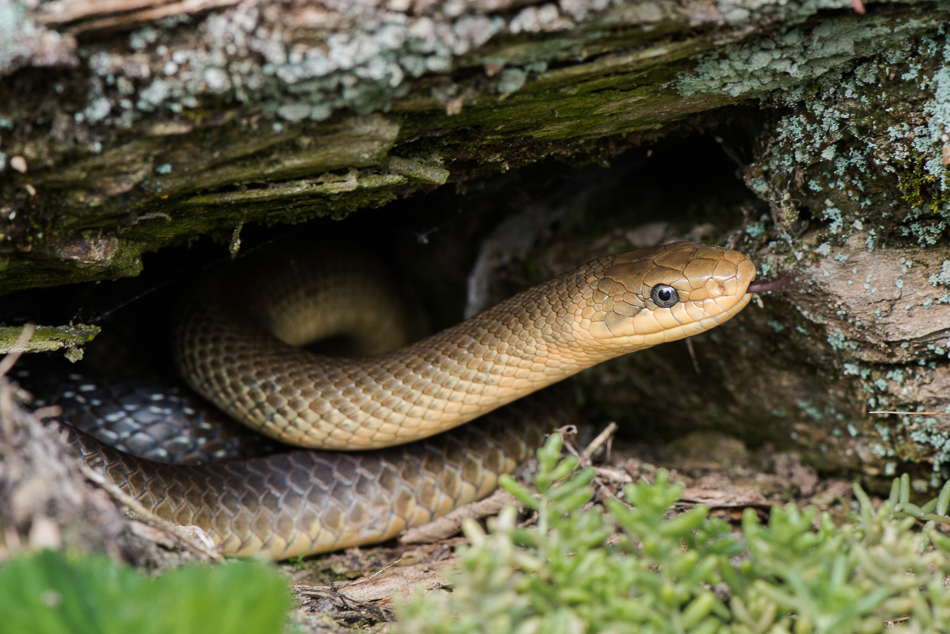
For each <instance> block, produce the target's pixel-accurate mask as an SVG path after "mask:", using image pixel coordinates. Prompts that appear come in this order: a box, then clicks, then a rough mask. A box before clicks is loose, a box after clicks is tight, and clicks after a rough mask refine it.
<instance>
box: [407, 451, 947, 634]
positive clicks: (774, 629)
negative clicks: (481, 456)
mask: <svg viewBox="0 0 950 634" xmlns="http://www.w3.org/2000/svg"><path fill="white" fill-rule="evenodd" d="M560 449H561V440H560V438H559V437H558V436H552V438H551V439H550V440H549V441H548V443H547V444H546V445H545V447H543V448H542V449H541V450H539V452H538V459H539V470H538V475H537V477H536V479H535V484H536V487H537V490H538V493H539V495H538V496H535V495H533V494H532V493H531V492H529V491H528V490H527V489H525V488H523V487H521V486H520V485H518V484H517V483H515V482H514V481H513V480H511V479H506V480H505V481H504V482H503V483H502V486H503V487H504V488H505V489H506V490H508V491H509V492H510V493H511V494H512V495H514V496H515V497H516V498H517V499H518V500H519V501H520V502H521V503H522V504H524V505H525V506H526V507H527V508H529V509H531V510H533V511H535V512H537V515H538V517H537V525H536V526H535V527H532V528H527V529H523V528H518V527H517V526H516V524H515V521H516V512H515V510H514V509H513V508H509V509H506V510H505V511H504V512H503V513H502V514H501V515H500V516H499V518H498V520H497V521H496V522H495V524H494V527H493V530H492V532H491V534H486V533H484V532H483V531H482V530H481V528H480V527H479V525H478V524H477V523H475V522H474V521H469V522H467V523H466V524H465V527H464V529H465V532H466V535H467V536H468V537H469V539H470V541H471V546H469V547H467V548H462V549H460V552H459V564H460V570H459V572H458V573H457V574H456V576H455V578H454V586H453V589H452V592H450V593H446V594H429V595H422V594H416V595H414V596H413V597H412V598H411V599H409V600H408V601H407V602H405V603H403V604H402V605H401V606H400V607H399V611H398V614H399V615H400V623H399V624H398V625H397V626H396V628H395V631H396V632H401V633H404V634H408V633H410V632H411V633H413V634H417V633H418V632H433V633H441V632H444V633H453V634H460V633H463V632H492V633H493V634H494V633H501V632H517V633H518V634H528V633H532V632H539V633H540V632H543V633H545V634H547V633H549V632H550V633H558V632H564V633H574V632H578V633H579V632H637V633H643V634H649V633H653V632H656V633H660V632H663V633H666V632H669V633H674V632H675V633H686V632H689V633H714V632H718V633H727V632H730V633H736V634H759V633H773V634H778V633H791V632H794V633H795V634H800V633H804V632H829V633H835V634H837V633H847V632H883V631H884V630H885V628H888V627H889V625H888V622H889V621H897V627H896V628H894V629H889V631H895V630H896V631H912V632H933V631H941V630H946V629H947V625H946V624H948V623H950V591H948V589H947V588H945V587H944V583H943V579H944V576H945V575H947V574H948V573H950V539H948V538H947V537H945V536H943V535H941V534H940V533H938V532H937V531H936V530H935V526H936V523H938V522H945V521H950V518H947V517H946V513H947V506H948V502H950V486H947V487H944V489H943V491H942V492H941V495H940V497H939V498H938V499H936V500H934V501H932V502H931V503H929V504H927V505H925V506H924V507H916V506H914V505H913V504H911V503H910V501H909V481H908V480H907V478H906V477H905V478H904V479H902V480H898V481H895V483H894V488H893V490H892V493H891V497H890V499H889V500H887V501H886V502H884V503H883V504H882V505H880V507H879V508H877V509H874V507H873V505H872V503H871V500H870V499H869V498H868V496H867V495H866V494H865V493H864V492H863V491H862V490H861V489H860V487H858V486H855V495H856V497H857V500H858V505H859V514H857V515H856V516H854V517H852V518H850V519H849V520H848V521H847V522H846V523H844V524H843V525H840V526H836V525H835V524H834V523H833V522H832V519H831V516H830V515H828V514H827V513H823V514H819V513H818V510H817V509H815V508H812V507H809V508H806V509H804V510H800V509H798V508H797V507H795V506H794V505H789V506H786V507H773V509H772V513H771V516H770V519H769V523H768V525H767V526H763V525H761V524H760V523H759V522H758V520H757V518H756V515H755V512H754V511H752V510H747V511H746V513H745V515H744V517H743V521H742V527H741V537H740V536H734V535H732V534H731V532H730V527H729V525H728V524H726V523H724V522H722V521H721V520H718V519H716V518H710V517H708V516H707V510H706V509H705V508H704V507H701V506H697V507H694V508H692V509H691V510H689V511H687V512H686V513H683V514H682V515H679V516H676V517H673V518H671V519H667V518H666V516H667V514H668V512H669V509H670V507H671V506H672V505H673V504H674V503H675V502H676V501H677V499H678V496H679V494H680V492H681V490H682V487H681V486H680V485H676V484H670V483H669V481H668V479H669V476H668V474H667V472H666V471H664V470H660V471H658V472H657V475H656V479H655V481H654V482H653V483H648V482H640V483H637V484H632V485H628V486H627V487H626V488H625V490H624V498H625V500H626V503H625V502H623V501H621V500H618V499H612V500H609V501H608V502H607V504H606V506H607V510H606V512H604V511H602V510H601V509H600V507H598V506H588V501H589V500H590V498H591V496H592V494H593V491H592V489H591V487H590V482H591V480H592V479H593V476H594V473H593V471H592V470H591V469H583V470H581V471H579V472H577V473H574V474H573V475H571V474H572V473H573V472H574V470H575V469H576V466H577V459H576V458H573V457H567V458H564V459H560ZM569 476H570V477H569ZM628 505H629V506H628ZM631 506H632V508H631ZM919 522H926V524H925V525H924V526H923V528H922V529H921V530H915V526H917V525H918V523H919ZM618 529H619V530H618Z"/></svg>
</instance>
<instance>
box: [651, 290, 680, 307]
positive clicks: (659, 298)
mask: <svg viewBox="0 0 950 634" xmlns="http://www.w3.org/2000/svg"><path fill="white" fill-rule="evenodd" d="M650 299H652V300H653V303H654V304H656V305H657V306H659V307H660V308H669V307H670V306H674V305H675V304H676V302H678V301H680V296H679V293H677V292H676V289H675V288H673V287H672V286H668V285H666V284H657V285H656V286H654V287H653V291H651V292H650Z"/></svg>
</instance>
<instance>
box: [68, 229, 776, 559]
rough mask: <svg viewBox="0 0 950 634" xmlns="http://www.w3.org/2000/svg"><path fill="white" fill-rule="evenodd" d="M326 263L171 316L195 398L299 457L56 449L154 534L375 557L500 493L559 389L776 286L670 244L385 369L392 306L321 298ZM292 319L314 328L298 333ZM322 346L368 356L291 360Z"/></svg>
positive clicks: (238, 273) (510, 302)
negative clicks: (162, 524) (152, 519)
mask: <svg viewBox="0 0 950 634" xmlns="http://www.w3.org/2000/svg"><path fill="white" fill-rule="evenodd" d="M324 255H325V254H324ZM325 259H326V258H325V257H308V256H287V255H286V254H278V255H276V256H274V257H271V258H268V259H265V261H264V262H263V264H262V263H261V262H251V261H249V262H246V263H242V262H238V263H235V265H234V266H231V267H227V269H228V270H226V271H223V272H220V273H216V274H213V275H211V276H209V277H208V278H207V279H206V280H205V281H204V282H203V283H201V284H199V286H198V287H197V289H196V290H195V291H194V292H193V293H192V294H191V295H190V299H189V300H186V301H185V303H184V305H185V308H184V309H183V310H182V311H181V314H180V317H179V319H178V325H177V326H176V328H175V335H174V343H173V346H172V347H173V355H174V359H175V364H176V366H177V369H178V371H179V373H180V374H181V376H182V377H183V378H184V380H185V382H186V383H188V384H189V385H190V387H191V388H192V389H194V390H195V391H196V392H197V393H198V394H200V395H201V396H202V397H204V398H205V399H207V400H208V401H210V402H211V403H212V404H214V405H215V406H216V407H217V408H219V409H220V410H221V411H222V412H225V413H226V414H227V415H228V416H230V417H232V418H233V419H235V420H237V421H239V422H241V423H242V424H244V425H247V426H249V427H251V428H253V429H255V430H257V431H259V432H260V433H262V434H264V435H265V436H268V437H269V438H271V439H273V440H274V441H276V443H278V446H279V447H282V446H283V445H295V446H296V447H293V448H282V449H281V450H279V451H278V453H274V454H271V455H265V456H252V457H245V458H242V459H235V460H229V461H223V462H212V463H208V464H162V463H158V462H155V461H153V460H149V459H146V458H142V457H138V456H134V455H132V454H130V453H127V452H125V451H122V450H121V449H120V448H116V447H112V446H109V445H107V444H104V443H103V442H101V441H100V440H97V439H96V438H93V437H92V436H90V435H87V434H85V433H83V432H82V431H78V430H75V429H73V428H70V427H66V428H65V429H66V431H65V432H64V435H65V437H66V441H67V445H68V447H69V449H70V450H71V451H72V452H73V453H74V454H76V455H77V456H78V457H79V458H81V459H82V460H83V461H85V462H86V464H88V465H90V466H92V467H94V468H96V469H99V470H101V471H102V472H104V473H105V474H106V476H107V477H108V478H109V479H110V480H111V481H112V482H113V483H115V484H116V485H118V486H119V487H120V488H121V489H123V490H124V491H125V492H126V493H128V494H129V495H131V496H132V497H134V498H135V499H136V500H137V501H138V502H139V503H140V504H142V505H143V506H144V507H145V508H146V509H147V510H149V511H150V512H152V513H154V514H155V515H157V516H158V517H160V518H162V519H165V520H168V521H170V522H173V523H175V524H179V525H193V526H198V527H200V528H202V529H203V530H204V531H205V532H206V533H207V534H208V536H209V537H210V538H211V540H212V541H213V542H214V544H215V546H216V548H217V549H218V550H219V551H220V552H221V553H222V554H225V555H235V556H260V557H268V558H271V559H277V560H280V559H287V558H293V557H298V556H306V555H313V554H318V553H324V552H329V551H333V550H337V549H342V548H346V547H350V546H359V545H366V544H373V543H379V542H383V541H386V540H388V539H391V538H393V537H395V536H397V535H398V534H399V533H400V532H402V531H403V530H405V529H406V528H407V527H411V526H417V525H420V524H424V523H426V522H429V521H431V520H432V519H435V518H437V517H439V516H442V515H444V514H446V513H448V512H449V511H451V510H452V509H454V508H457V507H459V506H461V505H463V504H466V503H468V502H471V501H474V500H477V499H480V498H482V497H484V496H486V495H488V494H489V493H490V492H491V491H492V490H494V489H495V488H496V486H497V484H498V480H499V478H500V477H501V476H502V475H503V474H507V473H511V472H512V471H513V470H514V469H515V468H516V467H517V466H518V465H519V464H521V463H523V462H524V461H526V460H527V459H528V458H529V457H530V456H531V454H532V452H533V451H534V449H535V448H537V447H538V446H539V444H540V443H541V441H542V440H543V438H544V436H545V434H548V433H550V432H551V431H552V430H554V429H555V428H557V427H558V426H559V425H560V424H563V423H564V422H565V413H566V412H567V410H568V408H566V407H564V406H562V404H561V403H562V401H561V400H559V399H560V397H559V396H558V394H559V392H558V386H557V385H556V384H557V383H558V382H560V381H562V380H563V379H565V378H567V377H570V376H572V375H574V374H576V373H578V372H580V371H581V370H584V369H586V368H589V367H591V366H594V365H596V364H598V363H601V362H603V361H606V360H608V359H612V358H615V357H618V356H621V355H624V354H628V353H631V352H636V351H640V350H644V349H646V348H649V347H652V346H655V345H657V344H661V343H665V342H670V341H675V340H678V339H683V338H685V337H689V336H692V335H696V334H699V333H702V332H704V331H707V330H709V329H711V328H714V327H715V326H718V325H720V324H722V323H724V322H725V321H727V320H729V319H731V318H732V317H734V316H735V315H736V314H738V313H739V312H740V311H741V310H742V309H743V308H744V307H745V306H746V305H747V304H748V303H749V301H750V299H751V297H752V294H753V293H756V292H763V291H766V290H773V289H774V288H776V287H777V286H778V284H777V283H776V282H773V281H769V280H756V279H755V278H756V270H755V266H754V265H753V263H752V261H751V260H750V259H749V258H748V257H747V256H745V255H743V254H742V253H739V252H737V251H734V250H730V249H726V248H722V247H717V246H707V245H703V244H697V243H691V242H676V243H672V244H666V245H661V246H655V247H649V248H643V249H639V250H635V251H632V252H628V253H622V254H618V255H610V256H606V257H601V258H599V259H596V260H593V261H591V262H589V263H587V264H584V265H582V266H579V267H577V268H575V269H572V270H570V271H567V272H565V273H562V274H560V275H558V276H557V277H554V278H553V279H550V280H548V281H546V282H543V283H541V284H538V285H537V286H534V287H532V288H530V289H528V290H525V291H523V292H521V293H519V294H517V295H514V296H513V297H511V298H509V299H507V300H505V301H502V302H501V303H499V304H497V305H495V306H493V307H492V308H489V309H488V310H486V311H484V312H482V313H481V314H478V315H476V316H474V317H471V318H469V319H467V320H465V321H463V322H461V323H459V324H457V325H455V326H453V327H450V328H448V329H446V330H443V331H441V332H439V333H437V334H434V335H432V336H429V337H425V338H422V339H420V340H417V341H415V342H413V343H406V344H405V345H400V346H399V347H398V348H396V349H393V350H388V351H386V350H387V349H388V348H391V347H392V345H393V343H392V342H393V340H394V339H396V340H398V339H399V335H398V334H396V335H394V334H393V333H398V332H401V331H405V330H406V324H405V323H404V318H403V317H400V316H399V315H400V314H401V311H399V310H396V304H398V302H399V300H398V299H397V296H396V295H394V294H393V293H391V292H390V291H389V290H386V288H385V286H383V285H378V284H376V283H375V282H371V281H369V278H368V277H366V276H363V275H362V274H361V273H360V272H359V270H358V269H359V267H358V266H357V265H356V264H352V265H350V264H347V262H351V263H352V262H353V260H354V259H355V258H353V257H351V258H349V260H347V259H346V258H344V260H343V261H344V264H343V265H340V266H338V267H337V270H336V273H337V275H338V277H339V276H342V278H343V281H342V282H332V281H331V282H327V281H326V280H327V276H326V271H325V270H321V271H318V270H317V269H318V268H321V267H322V268H324V269H325V264H319V262H323V261H325ZM314 262H318V264H315V263H314ZM330 277H331V278H332V276H330ZM328 287H329V288H330V289H331V290H330V292H329V293H328V292H327V288H328ZM354 287H357V288H358V291H359V292H356V291H354V290H353V289H354ZM327 297H329V298H330V299H327ZM299 313H319V314H321V315H323V316H322V317H318V318H314V319H312V320H311V321H310V322H308V323H307V324H305V325H303V326H301V325H299V321H298V320H296V319H295V318H294V316H295V315H297V314H299ZM369 313H373V314H376V315H379V314H381V315H382V316H381V317H380V318H381V319H382V322H378V323H375V325H374V324H373V323H370V321H368V320H367V318H366V315H367V314H369ZM400 320H403V322H402V323H399V322H400ZM320 337H344V338H345V337H352V338H354V339H356V340H359V341H361V342H362V343H361V344H360V345H361V346H362V350H361V352H360V353H359V354H358V355H357V356H355V357H346V358H343V357H339V356H333V355H329V354H321V353H319V352H314V351H312V350H309V349H307V348H305V347H301V346H303V345H305V344H307V343H308V342H310V341H312V340H314V339H315V338H320ZM78 389H79V391H82V390H84V389H87V388H85V387H82V386H80V387H79V388H78ZM93 389H94V388H93V387H88V390H93ZM74 391H75V390H74ZM87 400H88V399H85V400H84V401H83V402H86V401H87ZM93 401H94V402H95V403H98V402H99V401H96V400H95V399H93ZM130 411H131V410H130ZM152 411H153V412H154V411H158V410H156V409H155V408H154V407H153V408H152ZM189 411H191V410H189ZM114 420H117V419H115V418H114ZM65 422H69V421H68V420H67V421H65Z"/></svg>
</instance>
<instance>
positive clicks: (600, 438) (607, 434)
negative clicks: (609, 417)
mask: <svg viewBox="0 0 950 634" xmlns="http://www.w3.org/2000/svg"><path fill="white" fill-rule="evenodd" d="M615 431H617V423H613V422H612V423H610V424H609V425H607V427H605V428H604V431H602V432H600V433H599V434H597V438H594V440H592V441H591V443H590V444H589V445H587V448H586V449H585V450H584V452H583V453H582V454H581V455H580V458H581V460H582V461H590V457H591V456H593V455H594V452H596V451H597V450H598V449H600V447H601V445H603V444H604V443H605V442H607V441H608V440H610V438H611V436H613V435H614V432H615Z"/></svg>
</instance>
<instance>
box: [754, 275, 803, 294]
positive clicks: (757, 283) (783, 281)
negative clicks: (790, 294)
mask: <svg viewBox="0 0 950 634" xmlns="http://www.w3.org/2000/svg"><path fill="white" fill-rule="evenodd" d="M791 281H792V278H791V277H789V276H785V277H780V278H778V279H777V280H753V281H752V283H750V284H749V288H747V289H746V293H767V292H768V291H777V290H778V289H780V288H782V287H784V286H787V285H788V283H789V282H791Z"/></svg>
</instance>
